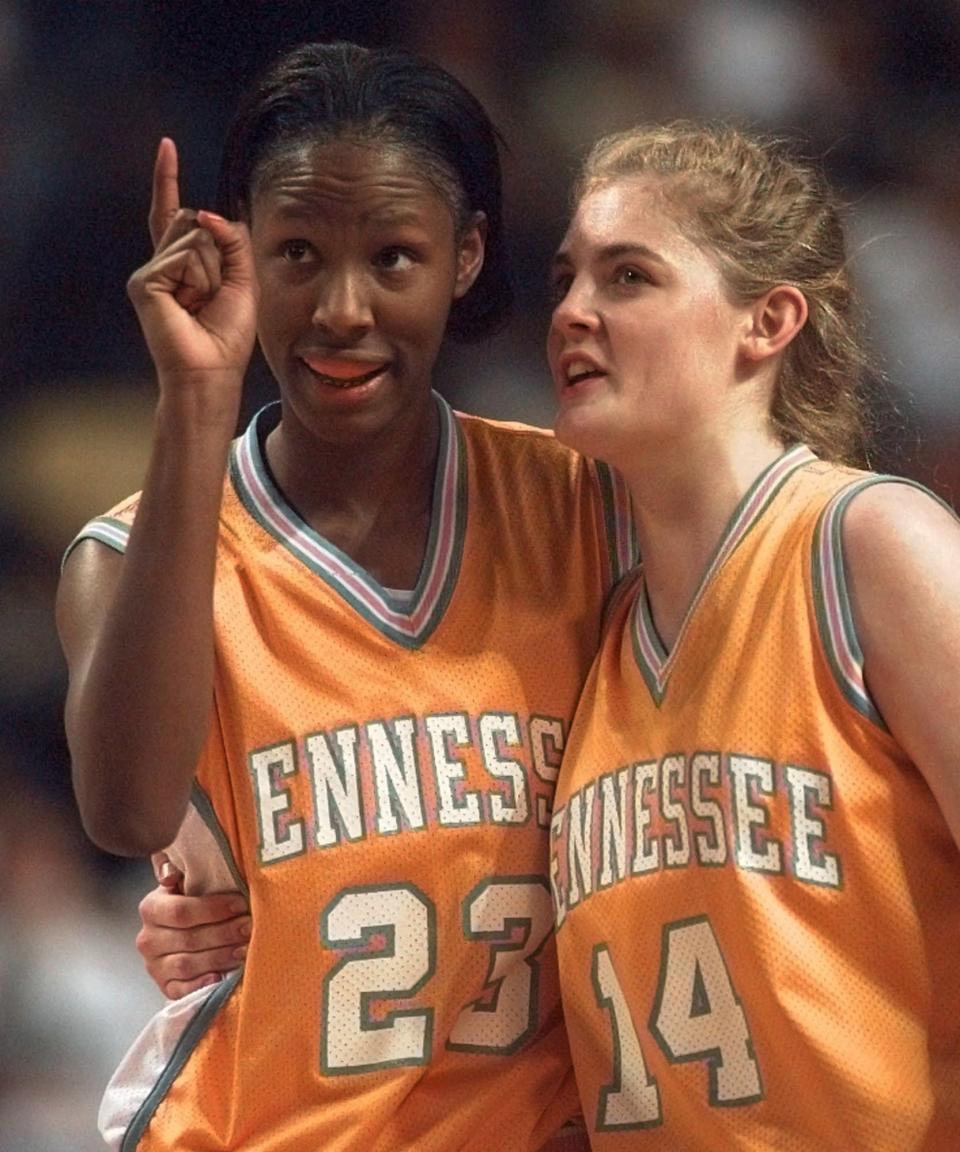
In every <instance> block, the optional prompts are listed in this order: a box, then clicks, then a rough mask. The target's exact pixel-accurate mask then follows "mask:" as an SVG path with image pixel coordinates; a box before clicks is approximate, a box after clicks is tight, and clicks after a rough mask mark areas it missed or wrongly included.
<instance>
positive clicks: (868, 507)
mask: <svg viewBox="0 0 960 1152" xmlns="http://www.w3.org/2000/svg"><path fill="white" fill-rule="evenodd" d="M842 536H843V551H844V560H845V563H846V566H847V567H848V569H850V571H851V572H852V573H853V574H854V575H856V576H858V577H859V579H860V581H861V583H862V582H868V583H876V584H880V585H886V584H896V585H897V587H898V588H899V589H900V592H901V593H902V592H904V591H907V590H908V588H907V587H905V586H904V585H903V583H902V581H904V580H905V579H909V578H911V576H912V577H913V578H917V577H920V576H921V574H922V573H924V572H928V573H933V572H941V573H942V574H943V575H945V576H952V577H953V579H955V580H960V520H958V519H957V516H956V514H955V513H954V511H953V510H952V509H951V508H950V507H949V506H948V505H947V504H945V503H944V502H943V501H942V500H940V499H939V498H938V497H936V496H934V495H933V493H931V492H929V491H928V490H927V489H925V488H923V487H921V486H920V485H918V484H914V483H912V482H910V481H907V480H901V479H898V478H896V477H885V476H867V477H865V478H864V480H863V481H861V483H860V484H859V485H858V486H857V487H856V488H855V489H854V490H853V491H852V494H851V496H850V499H849V502H848V505H847V507H846V509H845V512H844V516H843V529H842Z"/></svg>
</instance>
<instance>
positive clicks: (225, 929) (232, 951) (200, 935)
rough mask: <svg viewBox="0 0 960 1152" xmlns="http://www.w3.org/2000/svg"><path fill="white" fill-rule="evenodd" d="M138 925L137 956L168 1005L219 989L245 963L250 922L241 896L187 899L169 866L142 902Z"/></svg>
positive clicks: (236, 893)
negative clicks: (208, 989)
mask: <svg viewBox="0 0 960 1152" xmlns="http://www.w3.org/2000/svg"><path fill="white" fill-rule="evenodd" d="M140 920H141V928H140V931H139V933H138V934H137V950H138V951H139V953H140V955H141V956H142V957H143V960H144V964H145V966H146V969H147V973H148V975H149V976H150V978H151V979H152V980H153V982H154V983H155V984H156V985H157V987H158V988H159V989H160V991H161V992H162V993H163V994H164V995H165V996H166V997H167V998H168V999H170V1000H179V999H180V998H181V997H182V996H186V994H187V993H188V992H192V991H194V989H196V988H203V987H206V986H207V985H209V984H215V983H216V982H217V981H218V980H220V979H221V977H223V976H224V975H226V973H228V972H232V971H233V970H234V969H235V968H239V967H240V965H241V964H242V963H243V961H244V959H245V957H246V954H247V944H248V943H249V940H250V931H251V926H252V921H251V919H250V914H249V912H248V910H247V905H246V902H245V901H244V899H243V897H242V896H241V895H240V894H239V893H238V892H218V893H215V894H214V895H211V896H184V895H182V894H181V893H180V892H179V873H177V872H176V870H175V869H172V866H170V865H166V866H164V868H163V870H161V871H160V883H159V884H158V886H157V887H156V888H154V889H153V891H151V892H148V893H147V895H146V896H144V898H143V899H142V900H141V901H140Z"/></svg>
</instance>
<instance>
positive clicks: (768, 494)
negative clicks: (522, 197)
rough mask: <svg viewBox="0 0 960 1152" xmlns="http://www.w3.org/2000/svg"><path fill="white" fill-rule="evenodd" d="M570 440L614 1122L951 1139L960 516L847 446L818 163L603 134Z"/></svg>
mask: <svg viewBox="0 0 960 1152" xmlns="http://www.w3.org/2000/svg"><path fill="white" fill-rule="evenodd" d="M554 277H555V287H556V299H557V302H556V308H555V311H554V314H553V320H552V325H551V330H550V336H549V359H550V363H551V368H552V373H553V376H554V380H555V385H556V390H557V395H558V399H559V412H558V416H557V422H556V432H557V435H558V438H559V439H561V440H562V441H563V442H564V443H566V444H568V445H570V446H571V447H574V448H577V449H578V450H580V451H582V452H584V453H586V454H588V455H590V456H594V457H596V458H599V459H601V460H604V461H605V462H607V463H608V464H611V465H614V466H615V467H616V468H617V469H618V470H619V471H620V472H621V473H622V474H623V476H624V477H625V479H626V480H627V482H628V486H629V488H630V490H631V494H632V497H633V507H634V511H635V522H636V528H637V533H638V541H639V547H640V555H641V556H642V557H643V564H642V569H641V570H638V571H637V573H635V574H634V575H633V576H631V577H629V578H628V580H627V581H626V582H625V584H624V585H623V586H622V588H623V590H622V593H620V592H618V593H617V594H615V597H614V605H613V608H612V610H611V615H610V619H609V623H608V626H607V628H606V629H605V633H604V641H603V645H602V648H601V651H600V653H599V656H598V658H597V660H596V662H595V664H594V667H593V669H592V672H591V675H590V678H589V680H588V682H587V685H586V688H585V691H584V694H583V696H582V698H581V702H580V706H579V709H578V712H577V717H576V720H575V722H574V727H573V732H572V734H571V739H570V741H569V743H568V746H567V752H566V754H565V756H564V762H563V769H562V772H561V779H560V782H559V784H558V789H557V796H556V806H555V809H554V813H553V818H552V829H551V865H550V866H551V881H552V887H553V893H554V897H555V903H556V926H557V942H558V951H559V958H560V976H561V988H562V992H563V1000H564V1008H565V1013H566V1020H567V1029H568V1032H569V1035H570V1041H571V1047H572V1051H573V1055H574V1063H575V1067H576V1072H577V1080H578V1084H579V1088H580V1093H581V1101H582V1105H583V1109H584V1113H585V1117H586V1121H587V1124H588V1127H589V1129H590V1133H591V1143H592V1147H593V1148H594V1149H595V1150H596V1152H605V1150H607V1149H611V1150H614V1149H631V1150H632V1149H650V1150H651V1152H652V1150H656V1149H664V1150H666V1149H671V1150H676V1149H684V1152H730V1150H731V1149H738V1150H740V1152H769V1150H771V1149H776V1150H777V1152H824V1150H827V1149H830V1150H831V1152H840V1150H843V1152H853V1150H858V1152H867V1150H869V1152H921V1150H923V1152H948V1150H953V1149H956V1148H958V1147H960V965H958V963H957V957H958V955H960V851H958V842H960V725H958V724H957V721H956V713H955V698H956V690H957V683H958V680H960V526H958V524H957V521H956V519H955V518H954V516H953V514H952V513H951V512H950V511H949V510H948V509H947V508H946V507H945V506H943V505H942V504H940V503H939V502H938V501H937V500H936V499H935V498H933V497H932V496H931V495H930V494H929V493H926V492H925V491H923V490H921V489H919V488H918V487H916V486H914V485H911V484H909V483H906V482H897V481H894V480H893V479H892V478H890V477H885V476H879V475H876V474H873V473H871V472H868V471H862V470H860V469H858V468H857V467H854V466H851V465H852V464H855V463H856V462H857V461H858V458H859V452H858V449H859V448H860V447H861V444H862V434H861V431H862V430H861V423H860V419H859V412H860V408H859V405H860V400H859V398H858V397H859V377H860V373H861V369H862V367H863V366H864V363H865V354H864V351H863V345H862V344H861V343H860V340H859V335H858V330H857V327H856V324H855V298H854V295H853V290H852V287H851V282H850V278H849V275H848V258H847V256H846V253H845V251H844V244H843V236H842V231H841V225H840V218H839V215H838V210H837V207H836V205H835V203H834V200H833V199H832V197H831V195H830V193H829V191H828V190H827V189H826V188H825V186H824V184H823V182H822V180H821V177H820V175H819V173H818V172H817V171H816V169H815V168H814V167H813V166H811V165H808V164H806V163H804V162H801V161H798V160H793V159H792V158H791V156H790V154H789V151H788V150H787V149H786V148H785V147H783V146H778V145H776V144H772V143H768V142H766V141H763V140H758V139H754V138H752V137H750V136H748V135H745V134H743V133H741V132H739V131H736V130H734V129H732V128H722V127H721V128H717V129H710V128H701V127H697V126H696V125H687V124H677V125H669V126H666V127H663V128H651V129H645V128H638V129H636V130H633V131H628V132H625V133H623V134H622V135H618V136H614V137H611V138H608V139H606V140H603V141H601V142H600V143H599V144H598V145H597V146H596V148H595V149H594V150H593V152H592V154H591V155H590V156H589V158H588V159H587V161H586V165H585V167H584V170H583V173H582V177H581V179H580V182H579V186H578V188H577V191H576V199H575V214H574V216H573V221H572V223H571V225H570V227H569V230H568V232H567V235H566V238H565V239H564V241H563V243H562V245H561V248H560V251H559V253H558V255H557V257H556V263H555V270H554Z"/></svg>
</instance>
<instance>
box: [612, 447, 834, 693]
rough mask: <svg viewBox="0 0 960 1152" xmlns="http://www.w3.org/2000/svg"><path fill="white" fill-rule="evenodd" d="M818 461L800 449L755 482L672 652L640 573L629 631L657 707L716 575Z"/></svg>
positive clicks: (715, 556)
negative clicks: (782, 493) (784, 491)
mask: <svg viewBox="0 0 960 1152" xmlns="http://www.w3.org/2000/svg"><path fill="white" fill-rule="evenodd" d="M815 459H816V456H815V455H814V454H813V452H811V450H810V449H809V448H808V447H807V446H806V445H805V444H797V445H795V446H794V447H793V448H790V449H788V450H787V451H786V452H784V453H783V455H782V456H779V457H778V458H777V459H776V460H774V461H773V463H772V464H770V465H769V466H768V467H767V468H765V469H764V471H763V472H761V473H760V475H759V476H758V477H757V479H756V480H755V481H754V482H753V484H752V485H751V486H750V488H749V490H748V491H747V492H746V494H745V495H744V497H743V499H742V500H741V501H740V503H739V504H738V505H737V507H736V509H735V510H734V512H733V514H732V516H731V517H730V519H729V521H728V522H727V526H726V528H725V529H724V532H723V535H722V536H721V537H720V541H719V543H718V544H717V547H716V549H715V550H714V553H713V557H712V559H711V560H710V563H709V564H708V565H707V570H706V572H705V573H704V575H703V579H702V580H701V581H700V585H699V587H698V588H697V591H696V594H695V595H694V597H693V600H692V601H691V602H690V606H689V608H688V609H687V611H686V614H685V615H684V618H683V622H682V623H681V625H680V630H679V632H678V633H677V638H676V641H675V642H674V645H673V648H672V649H671V650H670V651H669V652H668V651H667V649H666V647H665V646H664V644H663V641H662V640H661V639H660V636H659V635H658V633H657V629H656V626H655V625H654V622H653V615H652V613H651V610H650V601H649V598H648V596H647V589H646V584H645V583H644V580H643V575H642V572H641V578H640V584H639V588H638V591H637V596H636V599H635V601H634V604H633V608H632V609H631V613H630V620H629V624H628V628H629V631H630V640H631V645H632V648H633V656H634V659H635V661H636V663H637V667H638V668H639V670H640V673H641V675H642V676H643V678H644V680H645V681H646V684H647V688H648V689H649V690H650V695H651V696H652V697H653V698H654V700H655V701H656V703H657V704H658V705H659V704H660V702H661V701H662V700H663V697H664V695H665V693H666V690H667V682H668V681H669V679H670V671H671V669H672V667H673V665H674V663H675V661H676V656H677V653H678V652H679V651H680V648H681V647H682V645H683V638H684V635H685V634H686V631H687V627H688V625H689V623H690V621H691V619H692V618H693V615H694V613H695V612H696V610H697V607H698V606H699V604H700V601H701V600H702V599H703V596H704V594H705V592H706V590H707V588H708V587H709V586H710V583H711V581H712V580H713V578H714V576H715V575H716V573H717V572H718V571H719V570H720V569H721V568H722V567H723V565H724V564H725V563H726V561H727V559H728V558H729V557H730V556H731V555H732V554H733V553H734V552H735V551H736V549H737V548H738V546H739V545H740V542H741V541H742V540H743V539H744V538H745V537H746V536H747V534H748V533H749V532H750V530H751V529H752V528H753V526H754V525H755V524H756V522H757V521H758V520H759V519H760V517H761V516H762V515H763V513H764V511H765V510H766V509H767V507H768V506H769V504H770V502H771V501H772V500H773V498H774V496H776V494H777V492H779V490H780V489H781V487H782V486H783V484H784V483H785V482H786V481H787V480H788V479H789V478H790V476H792V475H793V474H794V472H796V471H797V470H798V469H800V468H803V467H804V466H805V465H807V464H809V463H810V461H811V460H815Z"/></svg>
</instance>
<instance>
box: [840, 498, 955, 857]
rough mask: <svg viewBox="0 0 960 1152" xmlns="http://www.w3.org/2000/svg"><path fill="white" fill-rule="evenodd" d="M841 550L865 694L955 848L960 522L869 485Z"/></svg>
mask: <svg viewBox="0 0 960 1152" xmlns="http://www.w3.org/2000/svg"><path fill="white" fill-rule="evenodd" d="M843 545H844V562H845V567H846V574H847V581H848V587H849V593H850V598H851V603H852V607H853V614H854V622H855V624H856V629H857V634H858V636H859V638H860V644H861V647H862V649H863V655H864V674H865V677H866V681H867V686H868V688H869V691H870V694H871V696H872V697H873V699H874V701H875V702H876V704H877V707H878V708H879V709H880V712H881V714H882V716H883V718H884V720H885V721H886V723H887V726H888V727H889V729H890V731H891V733H892V735H893V737H894V738H895V739H896V741H897V742H898V743H899V744H900V745H901V747H902V748H903V749H904V751H905V752H906V753H907V755H908V756H909V757H910V758H911V760H913V762H914V763H915V764H916V765H917V767H918V768H919V770H920V771H921V772H922V773H923V775H924V777H925V778H926V780H927V783H928V784H929V786H930V790H931V791H932V792H933V795H934V797H935V798H936V800H937V803H938V804H939V806H940V809H941V811H942V812H943V815H944V819H945V820H946V822H947V825H948V826H949V828H950V831H951V832H952V834H953V838H954V840H955V841H956V843H957V845H958V847H960V721H958V719H957V691H958V685H960V522H958V521H957V519H956V518H955V517H954V516H953V515H952V514H951V513H950V511H949V510H948V509H946V508H944V507H943V506H942V505H941V504H939V503H938V502H937V501H936V500H934V499H933V498H932V497H931V496H929V495H928V494H927V493H925V492H923V491H921V490H920V489H918V488H915V487H912V486H909V485H905V484H879V485H873V486H871V487H869V488H867V489H865V490H864V491H863V492H861V493H859V494H858V495H857V496H856V497H855V498H854V499H853V500H852V501H851V503H850V506H849V508H848V509H847V512H846V515H845V518H844V526H843Z"/></svg>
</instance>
